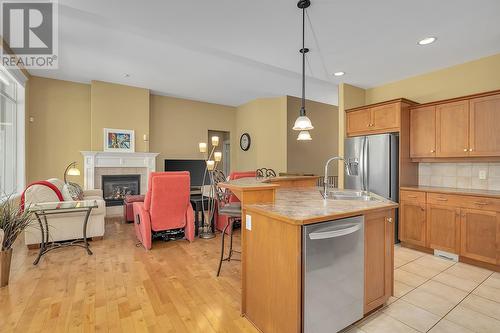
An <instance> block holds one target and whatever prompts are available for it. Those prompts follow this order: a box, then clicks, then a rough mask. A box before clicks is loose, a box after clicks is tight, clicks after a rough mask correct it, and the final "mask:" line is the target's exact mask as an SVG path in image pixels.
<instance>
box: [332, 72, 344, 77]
mask: <svg viewBox="0 0 500 333" xmlns="http://www.w3.org/2000/svg"><path fill="white" fill-rule="evenodd" d="M344 74H345V72H335V73H333V75H334V76H342V75H344Z"/></svg>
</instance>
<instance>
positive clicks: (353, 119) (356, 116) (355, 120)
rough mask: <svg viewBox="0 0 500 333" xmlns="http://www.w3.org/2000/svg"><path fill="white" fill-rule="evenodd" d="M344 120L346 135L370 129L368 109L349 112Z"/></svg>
mask: <svg viewBox="0 0 500 333" xmlns="http://www.w3.org/2000/svg"><path fill="white" fill-rule="evenodd" d="M346 120H347V134H348V135H350V134H351V135H355V134H358V133H366V132H367V131H369V130H370V127H371V123H372V120H371V112H370V109H364V110H359V111H352V112H349V113H347V115H346Z"/></svg>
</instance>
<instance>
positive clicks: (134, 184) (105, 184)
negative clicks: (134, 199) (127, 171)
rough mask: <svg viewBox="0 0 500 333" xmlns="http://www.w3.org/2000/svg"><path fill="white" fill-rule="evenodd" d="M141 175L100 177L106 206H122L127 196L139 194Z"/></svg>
mask: <svg viewBox="0 0 500 333" xmlns="http://www.w3.org/2000/svg"><path fill="white" fill-rule="evenodd" d="M140 187H141V175H109V176H102V192H103V196H104V200H105V201H106V206H118V205H123V199H125V196H126V195H127V194H132V195H135V194H140V193H141V188H140Z"/></svg>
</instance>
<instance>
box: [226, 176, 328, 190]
mask: <svg viewBox="0 0 500 333" xmlns="http://www.w3.org/2000/svg"><path fill="white" fill-rule="evenodd" d="M317 178H318V177H317V176H277V177H270V178H256V177H245V178H239V179H234V180H228V181H226V182H224V183H220V185H221V186H222V187H227V188H231V187H233V188H240V189H263V188H274V187H276V188H277V187H279V186H280V185H279V183H280V181H287V180H303V179H317Z"/></svg>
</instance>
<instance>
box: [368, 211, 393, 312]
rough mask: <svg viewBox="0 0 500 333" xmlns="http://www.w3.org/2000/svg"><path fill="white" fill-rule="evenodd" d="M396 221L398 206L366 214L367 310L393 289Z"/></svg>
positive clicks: (381, 302)
mask: <svg viewBox="0 0 500 333" xmlns="http://www.w3.org/2000/svg"><path fill="white" fill-rule="evenodd" d="M393 223H394V210H389V211H382V212H376V213H370V214H367V215H365V309H364V312H365V313H367V312H369V311H371V310H373V309H375V308H377V307H378V306H380V305H382V304H384V303H385V302H386V301H387V300H388V299H389V297H390V296H391V295H392V293H393V290H392V288H393V266H394V263H393V255H394V252H393V251H394V246H393V239H394V224H393Z"/></svg>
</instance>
